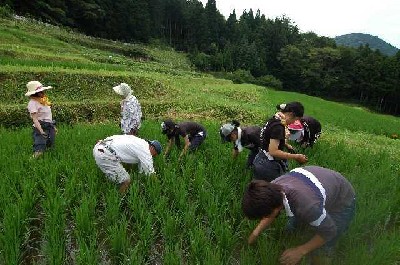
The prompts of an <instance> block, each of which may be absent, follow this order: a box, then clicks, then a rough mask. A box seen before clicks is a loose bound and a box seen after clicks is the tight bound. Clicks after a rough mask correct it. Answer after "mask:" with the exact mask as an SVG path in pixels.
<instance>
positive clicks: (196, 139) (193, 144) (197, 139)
mask: <svg viewBox="0 0 400 265" xmlns="http://www.w3.org/2000/svg"><path fill="white" fill-rule="evenodd" d="M206 136H207V133H206V132H199V133H197V134H196V135H194V136H193V137H190V139H189V141H190V145H189V151H195V150H196V149H197V148H198V147H199V146H200V145H201V144H202V143H203V142H204V140H205V139H206Z"/></svg>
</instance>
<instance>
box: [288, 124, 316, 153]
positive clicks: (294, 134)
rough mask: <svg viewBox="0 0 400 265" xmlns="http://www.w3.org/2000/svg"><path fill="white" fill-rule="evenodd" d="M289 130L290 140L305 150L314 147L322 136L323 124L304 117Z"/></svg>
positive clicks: (291, 125) (290, 126)
mask: <svg viewBox="0 0 400 265" xmlns="http://www.w3.org/2000/svg"><path fill="white" fill-rule="evenodd" d="M288 129H289V131H290V136H289V140H292V141H295V142H297V143H299V144H300V145H301V146H302V147H303V148H306V147H312V146H313V145H314V144H315V143H316V142H317V140H318V138H319V137H320V136H321V123H320V122H319V121H318V120H317V119H315V118H313V117H310V116H303V117H302V118H301V119H300V120H297V121H295V122H294V123H292V124H290V125H289V126H288Z"/></svg>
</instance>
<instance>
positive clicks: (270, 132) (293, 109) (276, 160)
mask: <svg viewBox="0 0 400 265" xmlns="http://www.w3.org/2000/svg"><path fill="white" fill-rule="evenodd" d="M277 109H278V110H280V112H277V113H276V114H275V115H274V116H273V117H272V118H270V119H269V120H268V121H267V123H266V124H265V125H264V127H263V128H262V129H261V133H260V141H261V147H260V151H259V152H258V154H257V155H256V157H255V159H254V161H253V173H254V176H253V177H254V179H263V180H266V181H271V180H273V179H275V178H277V177H278V176H280V175H282V174H283V173H284V172H286V171H287V160H288V159H294V160H296V161H297V162H299V163H301V164H303V163H306V162H307V157H306V156H305V155H303V154H292V153H289V152H285V151H284V150H285V147H286V146H287V145H286V133H285V126H286V125H288V124H291V123H293V122H294V121H296V120H298V119H299V118H301V117H302V116H303V113H304V107H303V105H302V104H301V103H300V102H290V103H287V104H281V105H278V106H277Z"/></svg>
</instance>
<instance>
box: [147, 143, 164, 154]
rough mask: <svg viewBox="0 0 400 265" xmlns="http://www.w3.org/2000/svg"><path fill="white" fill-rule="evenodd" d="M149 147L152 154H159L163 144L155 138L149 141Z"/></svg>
mask: <svg viewBox="0 0 400 265" xmlns="http://www.w3.org/2000/svg"><path fill="white" fill-rule="evenodd" d="M149 149H150V153H151V155H152V156H157V155H159V154H161V152H162V146H161V144H160V142H159V141H157V140H153V141H150V142H149Z"/></svg>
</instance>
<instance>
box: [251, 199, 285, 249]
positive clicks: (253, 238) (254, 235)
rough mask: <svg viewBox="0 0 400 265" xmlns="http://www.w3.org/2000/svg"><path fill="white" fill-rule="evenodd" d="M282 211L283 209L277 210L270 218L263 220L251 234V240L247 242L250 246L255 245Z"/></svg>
mask: <svg viewBox="0 0 400 265" xmlns="http://www.w3.org/2000/svg"><path fill="white" fill-rule="evenodd" d="M281 209H282V207H279V208H276V209H275V210H274V211H273V212H272V214H271V215H270V216H268V217H264V218H263V219H261V221H260V222H259V223H258V225H257V226H256V228H254V230H253V232H251V234H250V236H249V239H248V240H247V242H248V243H249V245H251V244H253V243H254V242H255V241H256V239H257V237H258V236H259V235H260V234H261V233H262V232H263V231H264V230H265V229H266V228H267V227H268V226H269V225H270V224H271V223H272V222H273V221H274V220H275V218H276V217H277V216H278V214H279V212H280V210H281Z"/></svg>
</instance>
